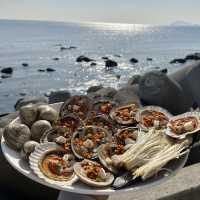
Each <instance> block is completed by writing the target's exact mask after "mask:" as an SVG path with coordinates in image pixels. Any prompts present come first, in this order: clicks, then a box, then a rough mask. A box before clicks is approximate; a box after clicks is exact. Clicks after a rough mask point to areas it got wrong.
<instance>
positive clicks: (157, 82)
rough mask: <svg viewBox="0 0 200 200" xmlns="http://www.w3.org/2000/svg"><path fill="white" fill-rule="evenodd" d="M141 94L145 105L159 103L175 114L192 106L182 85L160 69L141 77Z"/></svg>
mask: <svg viewBox="0 0 200 200" xmlns="http://www.w3.org/2000/svg"><path fill="white" fill-rule="evenodd" d="M139 96H140V98H141V100H142V102H143V103H144V104H145V105H158V106H161V107H163V108H165V109H167V110H169V112H171V113H173V114H179V113H183V112H186V111H187V110H189V108H190V107H191V105H190V102H188V100H187V96H186V94H185V93H184V91H183V88H182V87H181V85H180V84H179V83H178V82H176V81H175V80H174V79H172V78H170V77H168V76H167V75H166V74H164V73H162V72H160V71H152V72H148V73H146V74H145V75H144V76H142V77H141V79H140V82H139Z"/></svg>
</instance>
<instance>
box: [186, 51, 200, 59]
mask: <svg viewBox="0 0 200 200" xmlns="http://www.w3.org/2000/svg"><path fill="white" fill-rule="evenodd" d="M185 60H200V53H194V54H189V55H187V56H186V57H185Z"/></svg>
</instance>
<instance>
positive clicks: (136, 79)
mask: <svg viewBox="0 0 200 200" xmlns="http://www.w3.org/2000/svg"><path fill="white" fill-rule="evenodd" d="M140 78H141V76H140V75H139V74H136V75H133V76H132V77H131V78H130V79H129V80H128V83H127V85H134V84H138V83H139V82H140Z"/></svg>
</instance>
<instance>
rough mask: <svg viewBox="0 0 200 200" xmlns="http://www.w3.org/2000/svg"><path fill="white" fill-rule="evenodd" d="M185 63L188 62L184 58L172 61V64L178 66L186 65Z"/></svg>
mask: <svg viewBox="0 0 200 200" xmlns="http://www.w3.org/2000/svg"><path fill="white" fill-rule="evenodd" d="M185 62H186V60H185V59H184V58H176V59H174V60H172V61H170V64H176V63H180V64H184V63H185Z"/></svg>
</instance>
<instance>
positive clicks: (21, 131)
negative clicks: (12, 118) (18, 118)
mask: <svg viewBox="0 0 200 200" xmlns="http://www.w3.org/2000/svg"><path fill="white" fill-rule="evenodd" d="M3 136H4V139H5V142H6V144H7V145H8V146H9V147H10V148H12V149H14V150H21V148H22V147H23V144H24V143H25V142H27V141H29V140H30V137H31V133H30V129H29V128H28V126H26V125H25V124H18V123H10V124H9V125H8V126H6V128H5V129H4V132H3Z"/></svg>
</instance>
